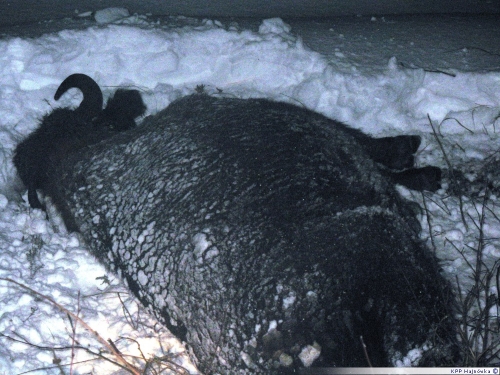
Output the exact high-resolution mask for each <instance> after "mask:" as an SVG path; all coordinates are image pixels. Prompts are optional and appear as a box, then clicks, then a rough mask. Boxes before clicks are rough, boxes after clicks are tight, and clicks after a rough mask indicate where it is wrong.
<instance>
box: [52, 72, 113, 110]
mask: <svg viewBox="0 0 500 375" xmlns="http://www.w3.org/2000/svg"><path fill="white" fill-rule="evenodd" d="M73 87H74V88H77V89H79V90H80V91H81V92H82V93H83V100H82V102H81V103H80V106H79V107H78V108H77V109H76V110H75V111H76V112H78V113H79V114H80V115H81V116H83V117H84V118H85V119H87V120H91V119H92V118H94V117H96V116H97V115H98V114H99V113H100V112H101V111H102V104H103V98H102V92H101V89H100V87H99V85H98V84H97V83H96V82H95V81H94V80H93V79H92V78H90V77H89V76H88V75H86V74H81V73H76V74H72V75H70V76H69V77H67V78H66V79H65V80H64V81H63V82H62V83H61V85H60V86H59V87H58V89H57V91H56V93H55V95H54V99H55V100H59V98H60V97H61V96H62V95H63V94H64V93H65V92H66V91H68V90H69V89H71V88H73Z"/></svg>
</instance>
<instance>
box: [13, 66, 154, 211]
mask: <svg viewBox="0 0 500 375" xmlns="http://www.w3.org/2000/svg"><path fill="white" fill-rule="evenodd" d="M73 87H75V88H78V89H80V90H81V91H82V93H83V100H82V102H81V103H80V105H79V106H78V108H75V109H69V108H57V109H55V110H54V111H52V112H51V113H49V114H47V115H46V116H44V117H43V119H42V120H41V122H40V126H39V127H38V128H37V129H36V130H35V131H34V132H33V133H32V134H30V135H29V136H28V137H27V138H26V139H25V140H23V141H22V142H21V143H20V144H19V145H18V146H17V147H16V150H15V153H14V158H13V162H14V165H15V166H16V168H17V171H18V174H19V176H20V178H21V180H22V181H23V183H24V185H25V186H26V187H27V188H28V201H29V203H30V206H31V207H32V208H44V207H43V205H42V203H40V201H39V199H38V196H37V192H36V190H37V189H41V190H44V191H46V190H47V187H48V178H49V176H48V174H47V169H48V167H49V165H51V164H53V163H55V162H56V161H57V160H58V159H60V158H64V157H65V156H66V155H67V154H69V153H71V152H75V151H77V150H80V149H82V148H84V147H87V146H89V145H91V144H94V143H96V142H100V141H102V140H104V139H106V138H109V137H111V136H113V135H114V134H116V132H118V131H124V130H127V129H130V128H132V127H134V126H135V118H137V117H139V116H142V115H143V114H144V112H145V110H146V106H145V105H144V103H143V101H142V98H141V96H140V94H139V92H138V91H137V90H123V89H120V90H117V91H116V93H115V94H114V96H112V97H111V98H110V99H109V100H108V102H107V104H106V108H105V109H104V110H103V109H102V104H103V97H102V93H101V89H100V88H99V86H98V85H97V83H96V82H95V81H94V80H93V79H92V78H90V77H89V76H87V75H85V74H78V73H77V74H72V75H71V76H69V77H68V78H66V79H65V80H64V81H63V82H62V83H61V85H60V86H59V88H58V89H57V91H56V94H55V95H54V99H55V100H59V98H60V97H61V96H62V95H63V94H64V93H65V92H66V91H67V90H69V89H70V88H73ZM46 193H47V192H46ZM49 195H50V192H49Z"/></svg>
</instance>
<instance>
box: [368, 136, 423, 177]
mask: <svg viewBox="0 0 500 375" xmlns="http://www.w3.org/2000/svg"><path fill="white" fill-rule="evenodd" d="M420 142H421V139H420V137H419V136H418V135H399V136H396V137H384V138H370V140H369V141H368V142H365V149H366V151H367V152H368V154H369V155H370V157H371V158H372V159H373V160H374V161H376V162H377V163H380V164H382V165H384V166H386V167H387V168H390V169H394V170H402V169H407V168H412V167H413V166H414V164H415V156H414V155H415V153H416V152H417V150H418V147H419V146H420Z"/></svg>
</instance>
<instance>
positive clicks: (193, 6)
mask: <svg viewBox="0 0 500 375" xmlns="http://www.w3.org/2000/svg"><path fill="white" fill-rule="evenodd" d="M112 6H115V7H125V8H128V9H129V11H130V12H131V13H132V14H133V13H140V14H145V13H151V14H153V15H185V16H194V17H227V16H232V17H259V18H269V17H334V16H339V15H388V14H410V13H499V14H500V1H499V0H83V1H80V0H78V1H76V0H72V1H68V0H18V1H8V0H0V27H2V26H4V27H5V26H11V25H20V24H29V23H34V22H38V21H43V20H56V19H61V18H66V17H72V16H74V15H75V14H76V13H78V12H80V13H81V12H86V11H95V10H99V9H103V8H107V7H112ZM499 17H500V16H499ZM499 22H500V19H499Z"/></svg>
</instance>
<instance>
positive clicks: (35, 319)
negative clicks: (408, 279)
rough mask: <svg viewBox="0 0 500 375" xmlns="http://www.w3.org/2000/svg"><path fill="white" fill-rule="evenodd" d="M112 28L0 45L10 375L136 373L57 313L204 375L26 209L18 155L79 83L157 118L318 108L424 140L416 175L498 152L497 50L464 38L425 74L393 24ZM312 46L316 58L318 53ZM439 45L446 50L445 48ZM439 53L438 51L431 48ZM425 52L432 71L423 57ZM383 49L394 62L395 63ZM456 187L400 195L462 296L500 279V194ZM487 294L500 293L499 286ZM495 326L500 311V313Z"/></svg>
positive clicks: (175, 23)
mask: <svg viewBox="0 0 500 375" xmlns="http://www.w3.org/2000/svg"><path fill="white" fill-rule="evenodd" d="M101 15H102V14H101ZM103 17H104V18H103V19H101V22H102V23H101V24H99V25H93V26H89V27H84V28H82V27H81V24H80V26H79V27H77V28H75V29H68V30H63V31H59V32H53V33H50V34H44V35H41V36H40V35H38V32H37V31H35V32H34V33H33V34H34V35H36V36H33V37H31V38H30V37H27V36H22V37H9V36H4V37H3V39H1V40H0V139H1V146H0V193H1V194H0V375H12V374H24V373H30V374H34V373H40V374H63V373H64V374H71V373H72V374H123V373H125V370H123V369H122V368H121V367H120V366H119V365H118V364H117V363H116V362H117V359H116V358H115V357H112V356H110V355H109V349H105V348H104V347H103V345H102V344H101V343H100V342H99V341H98V340H97V339H96V334H94V333H93V332H90V331H88V330H86V329H85V328H84V327H83V323H82V322H80V321H78V320H77V319H76V318H75V317H74V316H70V315H69V314H68V313H67V312H65V311H63V310H61V309H60V308H58V307H57V306H56V305H55V303H53V302H52V301H55V302H56V303H57V304H59V305H60V306H62V307H64V308H65V309H67V310H69V311H70V312H72V313H73V314H75V315H77V316H78V317H79V318H81V319H82V321H83V322H85V323H86V324H88V325H89V326H90V327H91V329H92V331H95V332H97V333H98V335H100V336H101V337H102V339H104V340H106V341H107V340H109V343H110V345H114V346H116V347H117V348H118V349H119V351H120V352H121V353H122V354H123V356H124V358H125V359H127V360H128V361H129V362H131V363H133V364H135V365H136V366H138V367H140V368H145V367H146V362H147V363H149V365H150V366H157V367H160V366H163V368H167V367H168V368H171V369H174V370H172V371H175V369H177V371H178V373H182V372H179V371H180V370H179V368H178V367H176V365H175V364H177V365H180V366H183V367H184V368H186V369H187V371H188V372H189V373H192V374H194V373H196V370H195V368H194V367H193V366H192V365H190V364H189V362H188V361H187V355H186V353H185V352H184V349H183V347H182V345H180V344H179V343H178V342H177V341H176V340H175V339H174V338H173V337H171V335H170V334H169V333H168V332H167V331H166V330H165V329H164V328H163V327H161V326H159V325H158V323H156V322H155V321H154V320H152V319H151V318H150V317H149V315H148V313H147V311H144V309H142V308H141V307H140V305H138V303H137V302H136V301H135V300H134V298H133V297H131V296H130V295H129V294H128V292H127V290H126V289H125V288H124V286H123V285H122V284H121V283H120V281H119V280H117V278H116V277H115V276H114V275H112V274H108V273H107V272H106V271H105V270H104V268H103V267H102V266H100V265H99V264H97V262H96V261H95V260H94V259H93V258H92V257H91V256H90V255H89V254H88V252H87V251H86V249H85V245H84V244H83V243H81V242H80V241H79V238H78V236H77V235H75V234H72V233H67V232H66V230H65V229H64V227H63V225H62V224H61V220H60V219H59V218H58V217H57V215H56V214H55V213H54V212H51V214H50V215H49V216H50V221H48V220H46V216H45V213H43V212H41V211H38V210H31V209H30V208H29V206H28V204H27V203H26V194H25V193H26V192H25V189H24V188H23V187H22V186H21V184H20V182H19V181H18V179H17V178H16V172H15V169H14V167H13V165H12V161H11V157H12V152H13V150H14V148H15V146H16V145H17V143H18V142H19V141H20V140H21V139H23V137H25V136H26V135H28V134H29V133H30V132H32V131H33V130H34V129H35V128H36V126H37V121H38V119H39V118H41V116H43V115H44V114H45V113H47V112H50V111H51V110H52V109H53V108H54V107H56V106H70V105H77V104H78V102H79V100H80V99H81V95H80V93H79V92H78V91H77V90H73V91H70V92H69V93H68V94H67V95H65V96H64V97H63V98H62V99H61V101H60V102H54V100H53V99H52V98H53V95H54V93H55V91H56V88H57V87H58V85H59V84H60V83H61V82H62V80H63V79H64V78H66V77H67V76H68V75H70V74H72V73H75V72H81V73H86V74H88V75H90V76H92V77H93V78H94V79H95V80H96V81H97V82H98V83H99V85H100V86H101V87H102V88H103V91H104V93H105V95H109V94H110V93H112V92H113V91H114V90H115V89H116V87H118V86H120V87H123V86H127V87H134V88H137V89H139V90H141V92H142V95H143V98H144V100H145V102H146V104H147V106H148V114H154V113H156V112H158V111H159V110H161V109H162V108H164V107H165V106H167V105H168V104H169V103H170V102H171V101H172V100H174V99H176V98H178V97H180V96H183V95H186V94H189V93H192V92H194V90H195V88H196V86H197V85H204V86H205V90H206V91H208V92H211V93H214V94H216V95H220V93H221V92H222V94H224V95H231V96H236V97H243V98H247V97H267V98H271V99H275V100H280V101H288V102H291V103H295V104H297V105H299V106H306V107H307V108H310V109H312V110H315V111H318V112H320V113H323V114H325V115H327V116H329V117H332V118H336V119H338V120H341V121H344V122H346V123H348V124H349V125H351V126H353V127H356V128H360V129H362V130H363V131H365V132H367V133H370V134H373V135H376V136H387V135H397V134H419V135H421V136H422V137H423V144H422V148H421V152H420V153H419V157H418V163H419V164H420V165H429V164H432V165H436V166H440V167H443V168H445V169H449V167H450V166H451V167H452V168H455V169H461V170H462V171H463V172H464V173H465V177H466V178H467V179H468V180H470V181H472V180H474V179H477V178H479V179H481V178H482V176H484V175H486V172H485V170H486V169H485V168H486V167H485V166H488V165H491V164H488V162H489V161H491V160H495V155H496V152H497V150H498V149H499V139H498V138H499V136H498V131H497V128H498V126H500V68H499V67H500V56H499V52H498V51H499V49H498V48H499V47H498V46H499V45H500V43H496V42H498V38H497V40H495V39H494V38H490V39H487V40H481V41H480V43H479V41H478V43H479V44H475V41H474V38H469V39H467V40H466V41H464V44H463V45H460V43H459V42H457V40H456V39H455V40H454V42H453V43H455V44H454V45H453V46H450V50H451V51H453V52H450V53H449V54H448V55H446V54H441V55H439V59H435V58H434V57H435V56H432V57H430V58H429V59H428V60H425V58H424V56H425V44H422V43H421V41H420V40H419V39H418V37H416V36H415V35H416V34H414V32H413V29H412V28H411V27H409V28H408V29H406V31H404V30H405V28H404V27H403V25H398V27H399V30H400V31H399V33H398V34H397V35H396V34H394V38H396V41H398V40H401V39H400V38H401V33H405V32H406V34H404V38H403V39H404V40H406V41H407V43H402V44H399V45H398V44H397V43H394V45H392V47H391V45H390V43H391V40H390V38H389V39H387V38H386V37H387V36H388V35H389V34H390V30H394V29H391V28H390V27H389V28H387V25H386V24H385V23H388V22H394V21H391V18H390V17H385V18H384V19H381V18H377V19H373V20H370V19H368V20H366V19H365V23H363V24H362V25H361V22H360V21H359V20H358V21H357V22H358V24H357V23H356V22H353V23H352V25H351V28H349V25H348V23H347V22H344V23H342V25H341V26H339V24H338V23H337V24H332V25H326V24H325V23H323V24H321V27H318V25H317V24H316V26H314V25H313V26H314V27H310V28H308V27H307V24H306V23H305V22H304V21H301V22H300V23H299V22H298V23H297V29H298V30H300V32H297V30H295V29H293V28H291V27H290V26H289V25H287V24H286V23H284V22H283V21H282V20H280V19H268V20H264V21H259V22H258V23H256V24H254V23H252V22H250V21H242V22H241V23H240V24H238V23H236V22H234V21H233V22H229V21H228V22H218V21H212V20H203V21H201V20H194V19H189V18H182V17H179V18H171V19H165V20H163V21H156V20H155V21H152V20H150V19H148V18H147V17H145V16H137V15H135V16H131V17H128V18H125V19H121V20H118V21H117V23H115V24H110V23H109V21H111V20H112V17H111V16H110V15H104V16H103ZM434 21H435V20H434ZM434 21H433V18H432V17H430V18H429V19H428V22H429V25H428V27H429V28H431V27H432V28H434V30H435V31H436V33H435V34H434V35H435V38H436V39H439V35H445V36H446V35H448V36H449V35H450V33H452V28H453V26H452V25H453V23H452V22H448V23H447V22H442V20H441V21H439V22H434ZM367 22H368V25H377V23H378V24H379V26H378V27H376V29H377V30H379V31H380V30H382V31H383V30H386V31H385V32H380V33H379V34H377V35H380V37H379V38H377V37H376V36H374V35H373V33H371V34H369V35H365V36H363V33H362V31H363V30H366V29H367V28H368V29H369V28H370V27H372V26H367ZM398 22H401V21H398ZM420 22H423V21H420ZM461 22H464V23H466V22H465V21H461ZM488 22H489V21H488ZM91 23H92V22H88V24H91ZM247 24H248V27H246V25H247ZM360 25H361V26H360ZM254 26H255V27H254ZM326 27H327V29H326ZM324 28H325V29H324ZM470 28H471V29H473V26H470ZM323 29H324V30H323ZM315 30H316V31H315ZM437 31H442V33H439V32H437ZM302 32H303V33H304V35H306V34H307V38H306V39H307V41H308V42H309V43H308V45H310V46H313V47H315V50H317V51H319V52H316V51H313V50H312V49H310V47H308V46H306V44H305V43H304V40H303V39H302V38H301V36H300V35H301V33H302ZM321 32H323V34H321ZM20 34H22V33H20ZM26 35H27V34H26ZM318 35H319V36H318ZM322 35H323V36H322ZM355 35H357V36H358V37H354V36H355ZM351 36H352V37H351ZM412 36H413V37H414V38H415V39H414V40H413V41H412ZM363 38H364V39H363ZM442 38H443V39H440V40H439V43H440V45H443V46H446V37H442ZM368 39H369V40H368ZM363 40H365V43H363ZM392 41H393V42H394V39H393V40H392ZM351 42H352V43H351ZM435 42H436V40H429V41H428V43H429V44H430V45H431V46H432V45H435ZM488 42H490V43H491V45H487V43H488ZM485 43H486V44H485ZM495 43H496V44H495ZM388 44H389V46H388ZM415 45H417V46H418V49H420V51H421V52H420V55H419V56H420V57H421V59H419V58H420V57H415V56H416V55H415V53H419V52H418V50H417V52H415V51H414V47H415ZM457 46H458V47H457ZM477 46H480V47H477ZM475 47H477V48H479V49H474V48H475ZM382 49H383V51H384V53H386V54H387V56H386V57H387V58H386V59H385V60H384V61H383V63H381V54H380V51H381V50H382ZM356 51H357V52H356ZM398 51H399V52H398ZM434 52H436V51H435V50H434ZM441 52H442V51H441ZM479 52H481V53H479ZM427 53H428V54H432V53H433V51H432V50H427ZM457 54H459V55H460V56H462V57H463V59H462V60H461V61H457V56H458V55H457ZM485 55H488V59H491V60H488V61H487V62H486V63H485V62H484V60H481V59H482V58H483V57H484V56H485ZM363 56H365V57H364V58H363ZM447 56H448V57H447ZM409 59H410V60H409ZM476 59H479V60H481V61H480V62H476ZM495 59H496V60H495ZM401 63H403V64H401ZM424 68H425V69H424ZM430 120H431V121H432V125H431V123H430ZM443 151H444V152H443ZM495 170H496V169H495V168H490V170H488V171H489V175H490V176H493V177H495V176H498V174H500V172H498V174H497V175H495ZM499 170H500V168H499ZM499 180H500V179H499ZM450 181H452V182H453V181H454V179H446V180H445V181H444V183H443V189H441V190H440V191H438V192H437V193H435V194H430V193H425V194H420V193H418V194H416V193H415V192H411V191H409V190H405V189H402V188H401V189H400V190H401V193H402V194H403V195H405V196H407V197H408V198H410V199H413V200H415V201H417V202H419V203H420V204H421V205H422V206H423V207H426V209H427V212H428V213H429V215H422V226H423V232H422V237H423V238H424V239H425V240H426V241H427V242H428V244H429V246H431V247H432V248H433V249H435V251H436V253H437V255H438V257H439V258H440V259H441V260H442V262H443V268H444V270H445V272H446V275H447V276H448V277H449V279H450V280H451V281H452V282H453V283H456V280H458V281H459V282H460V288H461V290H462V292H463V294H464V295H465V294H466V291H467V290H469V289H470V288H471V286H472V285H473V273H472V272H471V267H474V264H475V262H476V256H477V249H480V250H482V253H483V254H484V257H485V259H484V263H485V266H484V267H483V269H482V271H481V272H484V270H485V267H489V268H490V269H491V270H492V272H493V273H494V272H496V268H494V265H495V264H494V262H495V261H496V260H497V259H498V258H499V256H500V219H499V218H500V204H499V203H500V202H499V201H498V198H497V196H496V194H498V193H499V192H498V191H495V190H493V191H492V194H491V195H490V196H488V199H487V200H485V199H483V198H482V193H483V192H484V189H483V190H482V189H481V184H480V182H477V183H476V184H473V186H472V188H467V189H465V190H464V191H463V194H451V193H450V190H451V189H449V186H450ZM475 195H476V196H477V197H476V198H474V196H475ZM14 281H15V282H17V283H22V284H24V285H25V286H27V287H28V288H30V289H31V290H29V289H26V288H25V287H22V286H19V285H18V284H16V283H15V282H14ZM486 289H487V291H488V292H490V293H493V294H496V284H495V283H494V282H492V283H491V285H488V286H487V287H486ZM33 291H36V292H37V293H40V294H41V295H43V296H45V297H42V296H41V295H40V294H35V293H34V292H33ZM48 298H50V299H51V300H49V299H48ZM491 313H493V314H496V313H497V310H496V307H492V308H491ZM470 332H471V333H473V332H472V331H470ZM103 357H107V358H111V361H114V363H113V362H111V361H110V360H106V359H104V358H103ZM154 358H156V360H153V359H154ZM499 362H500V360H497V361H496V362H495V363H499ZM188 372H186V373H188ZM150 373H154V372H150ZM165 373H167V372H165ZM172 373H173V372H172Z"/></svg>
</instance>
